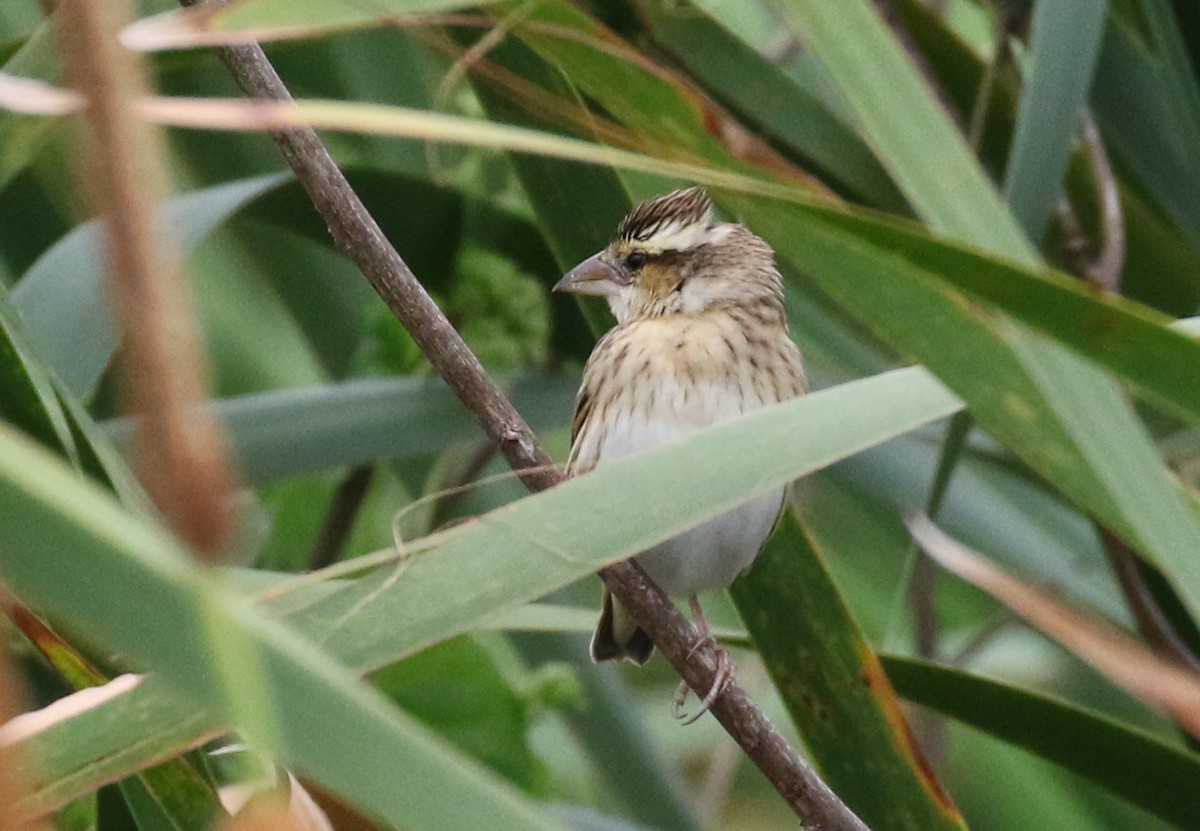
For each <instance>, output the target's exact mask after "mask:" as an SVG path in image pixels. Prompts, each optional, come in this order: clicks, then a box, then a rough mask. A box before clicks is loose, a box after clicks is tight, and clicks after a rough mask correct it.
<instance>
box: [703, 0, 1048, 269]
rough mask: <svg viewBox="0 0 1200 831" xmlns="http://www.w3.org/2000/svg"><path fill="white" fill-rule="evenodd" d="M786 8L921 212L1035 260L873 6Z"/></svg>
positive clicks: (955, 233)
mask: <svg viewBox="0 0 1200 831" xmlns="http://www.w3.org/2000/svg"><path fill="white" fill-rule="evenodd" d="M699 5H701V6H702V7H704V8H705V9H709V10H711V9H713V8H715V7H716V6H717V4H716V3H715V2H712V1H711V0H700V2H699ZM782 7H783V8H784V9H785V10H786V11H787V13H788V14H789V15H790V16H791V18H792V19H793V20H794V21H795V22H796V24H797V33H798V34H799V35H800V36H801V37H802V38H803V39H804V40H805V42H807V43H809V44H811V45H812V48H813V49H814V50H815V51H816V52H817V55H818V56H819V57H820V58H821V60H822V61H823V62H824V63H825V65H826V66H827V67H828V68H829V70H830V72H831V73H832V74H833V76H834V78H835V80H836V81H837V84H838V86H839V88H840V89H841V91H842V93H843V94H844V95H845V97H846V99H847V100H848V101H849V103H850V106H851V107H852V108H853V110H854V112H855V114H856V115H857V116H858V118H859V120H860V121H861V123H862V131H863V134H864V136H865V138H866V140H867V143H868V144H870V145H871V146H872V147H874V148H875V151H876V153H878V154H879V156H880V161H881V162H882V163H883V165H884V167H885V168H887V170H888V172H889V173H891V175H892V179H893V180H894V181H895V182H896V184H897V185H898V186H899V187H900V190H901V191H903V193H904V195H905V196H906V197H908V200H909V201H910V202H911V203H912V205H913V206H914V207H915V208H916V210H917V212H918V213H919V214H921V216H923V217H924V218H925V219H926V220H927V221H928V222H929V223H930V225H932V226H933V227H935V228H937V229H939V230H940V231H941V232H942V233H945V234H947V235H948V236H951V237H954V238H956V239H960V240H964V241H969V242H972V243H974V244H976V245H983V246H985V247H988V248H993V249H996V250H999V251H1005V252H1008V254H1009V255H1010V256H1015V257H1019V258H1021V259H1025V260H1029V259H1032V258H1033V256H1034V252H1033V249H1032V248H1031V247H1030V245H1029V241H1028V240H1027V239H1026V238H1025V236H1024V234H1023V233H1022V232H1021V229H1020V227H1019V226H1018V225H1017V224H1016V222H1015V221H1014V220H1013V217H1012V214H1011V213H1009V212H1008V210H1007V209H1006V208H1005V207H1004V205H1003V204H1002V203H1001V201H1000V197H999V194H998V193H997V192H996V189H995V187H993V185H992V183H991V182H990V181H989V180H988V179H987V177H986V176H985V175H984V173H983V170H982V168H980V166H979V164H978V163H977V162H976V161H975V158H974V156H973V155H972V154H971V152H970V150H969V149H968V148H967V145H966V143H965V142H964V141H963V138H962V136H960V135H959V134H958V131H957V130H956V129H955V127H954V125H953V124H951V123H950V121H949V119H948V118H947V117H946V115H945V113H944V112H943V111H942V109H941V107H940V106H939V105H938V103H937V102H936V101H935V100H934V98H933V95H932V94H931V93H930V91H929V89H928V88H927V87H926V86H925V84H924V82H923V81H922V79H921V77H920V75H919V74H918V73H917V71H916V69H914V68H913V66H912V64H911V63H910V62H909V60H908V58H907V57H906V56H905V55H904V53H903V52H902V51H901V49H900V47H899V45H898V44H897V43H896V42H895V40H894V39H893V38H892V36H891V34H890V33H889V32H888V31H887V28H886V26H885V25H884V23H883V21H882V20H881V19H880V18H879V15H878V12H877V11H876V10H875V9H874V7H873V6H871V4H869V3H868V2H866V0H844V1H843V2H841V3H838V4H836V5H832V4H829V3H825V2H822V0H786V2H784V3H783V4H782Z"/></svg>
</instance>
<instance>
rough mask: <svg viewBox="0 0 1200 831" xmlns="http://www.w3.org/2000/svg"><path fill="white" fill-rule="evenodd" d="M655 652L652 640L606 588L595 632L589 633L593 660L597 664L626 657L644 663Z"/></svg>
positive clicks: (636, 662)
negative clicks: (590, 634)
mask: <svg viewBox="0 0 1200 831" xmlns="http://www.w3.org/2000/svg"><path fill="white" fill-rule="evenodd" d="M653 652H654V641H652V640H650V636H649V635H647V634H646V630H644V629H642V628H641V627H640V626H638V625H637V623H636V622H635V621H634V619H633V618H631V617H630V616H629V613H628V612H626V611H625V607H624V606H622V605H621V604H620V603H618V602H617V601H616V600H615V599H614V598H613V596H612V595H611V594H609V592H608V591H607V590H606V591H605V592H604V607H603V609H602V610H601V611H600V621H599V623H597V624H596V634H594V635H592V660H593V661H595V662H596V663H600V662H601V661H612V660H615V659H617V658H626V659H627V660H630V661H633V662H634V663H635V664H644V663H646V662H647V661H649V660H650V655H651V654H652V653H653Z"/></svg>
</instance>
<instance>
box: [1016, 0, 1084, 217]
mask: <svg viewBox="0 0 1200 831" xmlns="http://www.w3.org/2000/svg"><path fill="white" fill-rule="evenodd" d="M1107 17H1108V3H1107V2H1093V3H1086V4H1082V5H1080V4H1078V3H1072V2H1069V0H1038V3H1037V4H1036V5H1035V6H1034V11H1033V34H1032V37H1031V42H1030V56H1029V58H1030V61H1031V62H1032V67H1031V70H1030V72H1029V74H1028V76H1027V77H1026V79H1025V86H1024V89H1023V90H1022V93H1021V104H1020V110H1019V112H1018V114H1017V132H1016V136H1015V138H1014V139H1013V149H1012V154H1011V155H1010V156H1009V160H1008V172H1007V174H1006V176H1005V179H1004V195H1005V197H1006V198H1007V199H1008V203H1009V206H1010V207H1011V208H1012V211H1013V213H1014V214H1015V215H1016V217H1017V219H1018V220H1020V222H1021V224H1022V225H1023V226H1024V228H1025V232H1026V233H1027V234H1028V235H1029V238H1030V239H1034V240H1040V239H1041V238H1042V235H1043V233H1044V232H1045V228H1046V224H1047V223H1048V222H1049V220H1050V217H1051V214H1052V213H1053V212H1054V209H1055V206H1056V205H1057V204H1058V200H1059V198H1060V196H1061V193H1062V180H1063V174H1065V173H1066V170H1067V162H1068V160H1069V158H1070V155H1071V142H1072V140H1073V139H1074V137H1075V135H1076V133H1077V132H1078V128H1079V119H1080V117H1081V115H1082V114H1083V108H1084V106H1085V104H1086V103H1087V98H1088V91H1089V90H1090V89H1091V85H1092V72H1093V70H1094V68H1095V65H1096V56H1097V55H1098V54H1099V51H1100V42H1101V37H1102V35H1103V34H1104V22H1105V19H1106V18H1107Z"/></svg>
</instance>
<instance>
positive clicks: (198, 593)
mask: <svg viewBox="0 0 1200 831" xmlns="http://www.w3.org/2000/svg"><path fill="white" fill-rule="evenodd" d="M0 445H2V446H3V448H4V452H3V453H0V458H2V459H3V461H0V504H2V505H3V509H4V513H5V515H6V516H9V517H10V518H11V519H12V521H10V522H6V523H5V524H4V526H3V528H2V529H0V570H2V572H3V575H4V579H5V582H6V584H7V585H8V586H9V587H10V588H11V589H12V590H13V591H15V592H17V593H19V594H20V595H21V596H22V597H23V598H26V599H28V600H30V601H32V602H36V603H38V604H39V605H41V606H43V607H44V608H47V609H49V610H52V611H56V612H57V613H58V614H59V615H60V616H61V617H62V618H63V619H64V620H66V621H69V624H70V626H71V627H72V628H73V629H76V630H81V631H86V632H87V633H88V638H89V639H90V640H93V641H96V642H101V643H104V644H105V645H107V646H108V647H109V648H111V649H113V650H116V651H120V652H122V653H123V654H124V655H125V656H126V657H127V659H128V660H129V661H131V662H132V663H135V664H139V665H143V666H153V667H154V668H155V670H156V671H158V672H160V673H162V674H163V675H164V677H166V678H167V679H169V681H170V682H171V684H172V686H173V688H174V690H175V692H176V693H177V694H178V695H180V696H181V697H182V698H183V699H184V700H187V701H190V702H191V703H192V704H193V705H194V706H196V707H198V708H201V709H205V710H208V711H209V712H211V713H213V714H214V715H215V717H216V718H218V719H220V720H225V719H229V720H231V721H233V722H234V723H236V724H237V725H238V727H239V728H241V729H242V730H243V731H245V732H246V734H247V735H248V737H249V738H250V739H251V740H252V741H253V742H254V743H255V744H256V745H257V746H259V747H262V748H264V749H269V750H271V751H273V752H274V753H276V754H277V755H278V757H279V759H280V761H281V762H282V763H284V764H286V765H288V766H289V767H291V768H294V769H295V770H297V771H299V772H302V773H304V774H306V775H308V776H311V777H313V778H314V779H316V780H318V781H320V782H322V783H323V784H324V785H326V786H327V787H329V788H331V789H333V790H334V791H336V792H338V793H340V794H342V795H343V796H344V797H346V798H348V799H350V800H351V801H352V802H353V803H354V804H356V805H357V806H359V807H360V808H362V809H363V810H365V811H369V812H371V813H374V814H377V815H379V816H381V817H383V818H385V819H387V820H388V821H390V822H393V823H396V824H398V825H404V826H406V827H409V828H414V829H417V828H429V829H447V831H449V829H457V828H461V827H462V826H463V824H468V825H471V826H473V827H484V826H486V827H489V828H512V829H534V828H545V829H552V828H558V827H560V826H558V825H557V824H556V823H553V822H551V821H549V820H548V819H546V818H545V817H544V816H543V815H542V814H541V813H539V812H538V811H536V810H535V809H534V808H533V806H531V805H529V804H528V803H526V802H525V801H523V800H521V799H520V798H519V797H517V795H516V794H515V793H513V792H512V791H511V790H510V789H509V788H507V787H504V786H502V785H501V784H500V783H499V782H498V781H496V780H495V779H493V778H492V777H490V776H489V775H487V774H486V773H485V772H484V771H482V770H480V769H479V768H477V767H476V766H475V765H474V764H472V763H471V762H469V761H468V760H467V759H465V758H462V757H460V756H459V755H458V754H455V753H453V752H451V751H449V750H447V749H446V748H445V747H444V746H443V745H442V744H441V743H440V742H438V741H437V740H436V739H434V738H433V737H432V736H431V735H429V734H428V733H427V732H426V731H425V730H423V729H421V728H419V727H418V726H417V725H416V724H414V723H413V722H412V721H411V720H410V719H408V718H406V717H404V716H402V715H401V714H400V713H398V712H397V711H396V710H395V709H393V708H391V707H390V706H388V704H387V702H386V701H385V700H384V699H382V698H381V697H380V696H379V695H378V694H377V693H375V692H373V691H372V690H370V689H369V688H367V687H366V686H364V685H362V684H360V683H358V682H356V681H355V680H354V679H353V677H352V676H351V675H350V673H349V672H348V671H347V670H345V669H343V668H342V667H340V666H338V665H337V664H336V663H335V662H334V661H333V660H331V659H330V658H329V657H328V656H327V655H325V654H324V653H322V652H321V651H320V650H318V649H316V648H314V646H313V645H312V644H311V643H308V642H306V641H304V640H302V639H301V638H298V637H297V636H296V635H295V634H294V633H292V632H290V631H288V630H287V629H286V628H285V627H282V626H280V625H278V624H277V623H275V622H273V621H271V620H269V619H268V618H266V617H265V616H263V615H262V614H261V613H260V612H259V611H257V610H255V609H254V608H253V607H251V606H250V605H249V604H248V603H247V602H246V601H245V599H243V598H240V597H238V596H237V595H236V594H234V593H233V592H231V591H230V590H228V589H227V588H225V587H223V586H222V585H221V584H220V583H219V582H218V581H216V580H214V579H213V578H212V576H210V575H208V574H206V573H205V572H203V571H202V570H201V569H200V568H199V567H198V566H196V565H194V564H192V563H191V562H190V560H189V558H188V556H187V554H186V553H185V552H184V551H183V550H182V549H181V548H180V547H179V546H178V544H177V543H175V542H174V541H173V540H171V539H170V538H169V537H168V536H166V535H165V534H163V533H162V532H161V531H159V530H157V529H155V528H152V527H150V526H148V525H146V524H144V523H142V522H140V521H138V520H136V519H135V518H133V517H131V516H130V515H128V514H125V513H123V512H122V511H121V510H120V509H119V508H118V506H117V505H116V504H115V503H113V502H112V501H111V500H110V499H109V498H108V497H107V496H106V495H105V494H104V493H102V492H100V491H99V490H97V489H95V488H93V487H91V486H88V485H87V484H86V483H82V482H80V481H79V480H78V479H77V478H76V477H74V476H73V475H72V474H71V473H70V472H69V471H68V470H67V469H65V468H63V467H62V466H60V465H59V464H58V463H57V462H55V460H54V459H53V458H52V457H50V456H49V455H48V454H46V453H45V452H44V451H41V450H40V449H38V448H37V447H35V446H33V445H31V444H29V443H28V442H27V441H26V440H24V439H21V438H20V437H19V436H17V435H16V434H14V433H12V432H11V431H8V430H4V431H0ZM17 540H20V541H21V542H20V544H16V541H17ZM97 587H113V588H119V589H120V591H109V590H105V589H101V590H97ZM126 592H134V593H135V594H136V596H138V597H139V602H138V603H136V604H130V603H128V602H127V596H128V595H127V594H126ZM397 782H401V783H404V784H403V786H402V787H397ZM448 804H450V805H454V806H455V810H454V812H452V813H447V811H446V810H445V806H446V805H448Z"/></svg>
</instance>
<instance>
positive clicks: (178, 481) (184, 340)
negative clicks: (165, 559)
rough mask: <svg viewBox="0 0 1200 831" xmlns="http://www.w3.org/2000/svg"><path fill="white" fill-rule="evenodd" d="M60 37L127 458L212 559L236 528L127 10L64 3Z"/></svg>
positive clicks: (113, 1)
mask: <svg viewBox="0 0 1200 831" xmlns="http://www.w3.org/2000/svg"><path fill="white" fill-rule="evenodd" d="M60 6H61V8H60V9H59V12H58V35H59V40H60V42H61V44H62V47H63V48H62V54H63V61H64V63H65V65H66V70H67V75H68V77H69V79H70V80H71V82H72V84H73V85H74V86H75V87H76V88H77V89H78V91H79V92H80V93H81V94H82V96H83V98H84V101H85V109H84V114H85V116H86V123H87V127H88V130H87V134H86V138H85V140H84V141H83V142H82V143H81V146H82V148H83V150H82V152H81V154H80V155H81V163H80V166H79V180H80V183H81V186H82V187H83V189H84V190H86V191H88V193H87V195H88V196H89V197H91V201H92V204H93V206H94V209H95V210H96V212H97V213H98V214H99V215H100V216H101V218H102V219H103V221H104V227H105V232H106V235H107V243H108V246H107V247H108V260H109V270H110V274H109V280H108V289H109V293H110V294H111V296H112V299H113V300H114V302H115V305H116V309H117V313H118V316H119V318H120V321H121V328H122V330H123V333H124V338H125V341H124V352H123V360H122V377H121V380H122V394H123V399H124V402H123V403H124V405H125V406H126V407H127V408H128V409H129V410H131V411H132V412H133V413H135V414H138V415H140V416H141V418H140V419H139V423H138V429H137V436H136V438H135V442H134V462H135V466H136V467H137V469H138V473H139V474H140V476H141V479H142V482H143V483H144V484H145V486H146V490H147V491H148V492H149V494H150V496H151V497H152V498H153V499H154V501H155V503H156V504H157V505H158V507H159V509H160V510H161V511H162V513H163V515H164V516H165V517H166V519H167V520H168V522H169V523H170V525H171V526H172V528H173V529H174V530H175V532H176V533H177V534H178V535H179V536H180V537H181V538H182V539H183V540H184V541H186V542H187V543H189V544H190V545H191V546H192V548H193V549H194V550H195V551H196V552H198V553H202V554H208V555H210V556H211V555H215V554H217V553H219V552H220V551H221V550H222V549H223V548H224V546H225V544H226V542H227V540H228V538H229V536H230V535H231V533H232V530H233V527H234V517H233V509H232V505H233V500H232V495H233V481H234V475H233V472H232V466H231V464H230V462H229V457H228V454H227V452H226V446H225V443H224V440H223V435H222V433H221V430H220V428H219V426H218V424H217V422H216V420H215V419H214V417H213V415H212V413H211V411H210V410H208V409H206V408H204V407H202V406H201V405H202V404H203V402H204V400H205V398H206V394H205V383H204V374H205V367H204V362H203V358H202V353H201V349H200V346H199V337H198V335H197V333H196V327H195V321H194V320H193V318H192V315H191V311H190V303H189V300H190V298H189V297H188V291H187V286H186V284H185V283H184V281H183V278H182V274H181V270H180V263H179V261H178V257H177V256H176V254H175V253H174V252H172V251H169V250H168V249H167V246H165V245H164V243H163V241H162V239H161V237H160V234H159V231H160V229H161V228H162V227H163V222H162V220H161V217H160V216H159V215H158V214H157V210H156V206H157V204H158V203H159V202H160V201H161V199H162V195H163V194H164V193H166V173H165V170H164V169H163V166H162V164H161V152H160V148H161V140H160V136H159V134H158V132H157V130H156V129H155V128H153V127H151V126H150V125H149V124H148V123H146V122H144V121H142V120H141V119H138V118H135V117H133V115H132V111H133V106H134V104H133V102H134V101H136V100H139V99H142V98H144V97H145V96H146V85H145V80H144V78H143V76H142V71H141V67H140V65H139V63H138V60H137V57H136V56H135V55H134V54H133V53H131V52H129V51H128V50H126V49H123V48H122V47H121V45H120V44H119V42H118V40H117V33H118V32H119V31H120V28H121V26H123V25H124V24H125V23H126V22H127V21H128V19H129V18H130V13H131V9H130V5H129V3H128V2H119V0H109V2H104V3H96V2H92V0H62V2H61V3H60Z"/></svg>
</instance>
